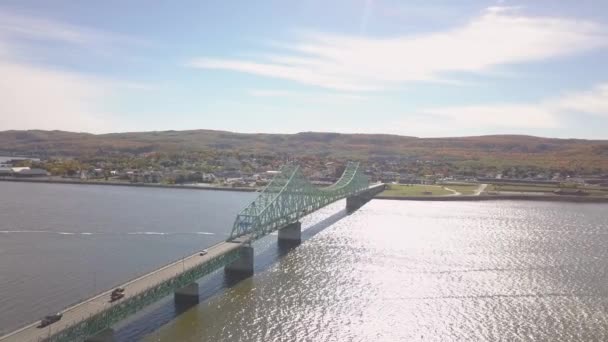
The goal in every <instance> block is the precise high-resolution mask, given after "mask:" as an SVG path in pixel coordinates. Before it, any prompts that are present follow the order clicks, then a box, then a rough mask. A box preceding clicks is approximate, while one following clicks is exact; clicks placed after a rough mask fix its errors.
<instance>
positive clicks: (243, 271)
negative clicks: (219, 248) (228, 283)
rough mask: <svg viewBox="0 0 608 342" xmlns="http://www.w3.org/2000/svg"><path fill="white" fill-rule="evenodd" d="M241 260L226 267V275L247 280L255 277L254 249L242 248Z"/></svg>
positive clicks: (249, 247) (240, 252) (240, 249)
mask: <svg viewBox="0 0 608 342" xmlns="http://www.w3.org/2000/svg"><path fill="white" fill-rule="evenodd" d="M239 254H240V256H239V258H238V259H236V260H235V261H233V262H232V263H231V264H230V265H227V266H226V267H224V274H226V275H227V276H229V277H232V278H234V277H237V278H246V277H250V276H252V275H253V247H251V246H241V247H240V248H239Z"/></svg>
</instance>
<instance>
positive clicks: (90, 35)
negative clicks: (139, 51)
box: [0, 8, 149, 48]
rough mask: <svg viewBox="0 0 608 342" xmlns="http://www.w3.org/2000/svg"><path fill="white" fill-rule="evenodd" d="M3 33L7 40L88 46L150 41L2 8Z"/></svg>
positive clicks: (1, 23)
mask: <svg viewBox="0 0 608 342" xmlns="http://www.w3.org/2000/svg"><path fill="white" fill-rule="evenodd" d="M0 33H1V37H2V38H3V39H4V40H9V41H11V40H12V41H23V40H24V39H27V40H31V41H53V42H61V43H66V44H72V45H80V46H86V47H95V48H97V47H111V46H116V45H123V44H124V45H133V44H136V45H147V44H149V42H147V41H145V40H142V39H139V38H134V37H131V36H128V35H123V34H118V33H113V32H105V31H99V30H95V29H91V28H87V27H81V26H76V25H71V24H68V23H64V22H59V21H56V20H51V19H47V18H40V17H32V16H25V15H22V14H20V13H17V12H13V11H9V10H7V9H3V8H0Z"/></svg>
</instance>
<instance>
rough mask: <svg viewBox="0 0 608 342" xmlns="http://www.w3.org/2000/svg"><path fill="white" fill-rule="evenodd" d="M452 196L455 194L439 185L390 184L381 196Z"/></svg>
mask: <svg viewBox="0 0 608 342" xmlns="http://www.w3.org/2000/svg"><path fill="white" fill-rule="evenodd" d="M450 188H451V187H450ZM454 190H456V189H454ZM456 191H459V190H456ZM451 194H453V193H452V192H451V191H448V190H446V189H444V188H443V187H441V186H439V185H418V184H414V185H405V184H388V185H387V190H384V191H383V192H382V193H381V194H380V196H401V197H407V196H444V195H451Z"/></svg>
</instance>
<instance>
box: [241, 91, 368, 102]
mask: <svg viewBox="0 0 608 342" xmlns="http://www.w3.org/2000/svg"><path fill="white" fill-rule="evenodd" d="M249 95H251V96H254V97H269V98H289V99H294V100H301V101H305V102H311V103H312V102H314V103H341V102H347V103H350V102H352V101H363V100H366V99H368V97H367V96H363V95H360V94H358V93H356V94H352V93H350V94H349V93H334V92H327V91H325V92H302V91H290V90H281V89H251V90H249Z"/></svg>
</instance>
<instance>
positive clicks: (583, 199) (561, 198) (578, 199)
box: [374, 195, 608, 203]
mask: <svg viewBox="0 0 608 342" xmlns="http://www.w3.org/2000/svg"><path fill="white" fill-rule="evenodd" d="M374 199H385V200H395V201H438V202H441V201H470V202H474V201H508V200H511V201H543V202H572V203H608V197H592V196H568V195H554V196H552V195H535V196H530V195H480V196H466V195H465V196H428V197H422V196H381V195H378V196H376V197H374Z"/></svg>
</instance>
